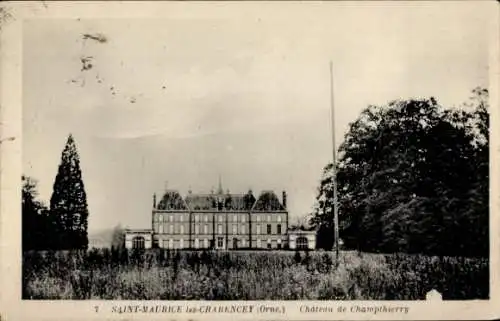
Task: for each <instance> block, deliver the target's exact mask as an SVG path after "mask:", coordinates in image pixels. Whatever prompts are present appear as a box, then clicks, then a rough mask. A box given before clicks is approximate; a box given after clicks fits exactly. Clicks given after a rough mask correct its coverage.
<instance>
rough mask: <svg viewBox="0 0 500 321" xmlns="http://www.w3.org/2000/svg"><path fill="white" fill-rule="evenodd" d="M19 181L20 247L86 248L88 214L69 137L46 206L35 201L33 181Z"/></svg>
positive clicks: (80, 177)
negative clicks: (20, 203) (20, 188)
mask: <svg viewBox="0 0 500 321" xmlns="http://www.w3.org/2000/svg"><path fill="white" fill-rule="evenodd" d="M22 184H23V187H22V248H23V250H24V251H26V250H49V249H50V250H69V249H85V250H86V249H87V248H88V235H87V227H88V215H89V213H88V208H87V196H86V193H85V187H84V184H83V179H82V172H81V169H80V158H79V155H78V151H77V149H76V144H75V141H74V139H73V136H72V135H71V134H70V135H69V136H68V139H67V141H66V146H65V147H64V150H63V152H62V155H61V163H60V165H59V169H58V172H57V176H56V178H55V181H54V186H53V192H52V196H51V198H50V204H49V206H47V205H45V204H44V202H42V201H40V200H38V191H37V182H36V180H34V179H33V178H31V177H27V176H24V175H23V176H22Z"/></svg>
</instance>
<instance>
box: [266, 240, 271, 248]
mask: <svg viewBox="0 0 500 321" xmlns="http://www.w3.org/2000/svg"><path fill="white" fill-rule="evenodd" d="M267 248H268V249H270V248H272V246H271V240H269V239H268V240H267Z"/></svg>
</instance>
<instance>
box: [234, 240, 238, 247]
mask: <svg viewBox="0 0 500 321" xmlns="http://www.w3.org/2000/svg"><path fill="white" fill-rule="evenodd" d="M237 248H238V239H237V238H233V249H237Z"/></svg>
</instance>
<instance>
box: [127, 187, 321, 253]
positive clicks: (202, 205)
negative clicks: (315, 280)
mask: <svg viewBox="0 0 500 321" xmlns="http://www.w3.org/2000/svg"><path fill="white" fill-rule="evenodd" d="M151 226H152V228H151V229H141V230H138V229H133V230H132V229H128V230H126V235H125V245H126V247H127V248H151V247H159V248H167V249H209V248H210V249H283V248H287V247H288V246H289V239H288V210H287V194H286V192H285V191H283V192H282V196H281V200H280V199H279V198H278V196H277V195H276V194H275V193H274V192H273V191H263V192H262V193H261V194H260V195H259V196H258V197H257V198H256V197H255V196H254V195H253V193H252V191H251V190H250V191H248V192H247V193H244V194H234V193H230V192H229V191H227V192H224V191H223V189H222V186H221V184H220V183H219V188H218V190H217V192H211V193H209V194H194V193H192V192H191V191H189V192H188V195H186V196H185V197H184V198H183V197H182V196H181V195H180V193H179V192H178V191H176V190H166V191H165V193H164V195H163V197H162V198H161V199H160V200H159V202H157V200H156V195H154V196H153V209H152V215H151ZM298 237H299V238H298V239H297V236H294V239H293V242H292V243H293V245H294V246H293V247H295V245H297V246H300V247H303V248H314V244H311V242H310V241H309V238H305V237H303V238H301V236H298ZM313 243H314V242H313Z"/></svg>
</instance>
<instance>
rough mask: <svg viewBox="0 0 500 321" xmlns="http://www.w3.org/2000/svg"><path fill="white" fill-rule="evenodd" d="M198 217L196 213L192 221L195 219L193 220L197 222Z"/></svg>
mask: <svg viewBox="0 0 500 321" xmlns="http://www.w3.org/2000/svg"><path fill="white" fill-rule="evenodd" d="M198 219H199V217H198V214H196V215H195V216H194V221H195V222H198Z"/></svg>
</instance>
